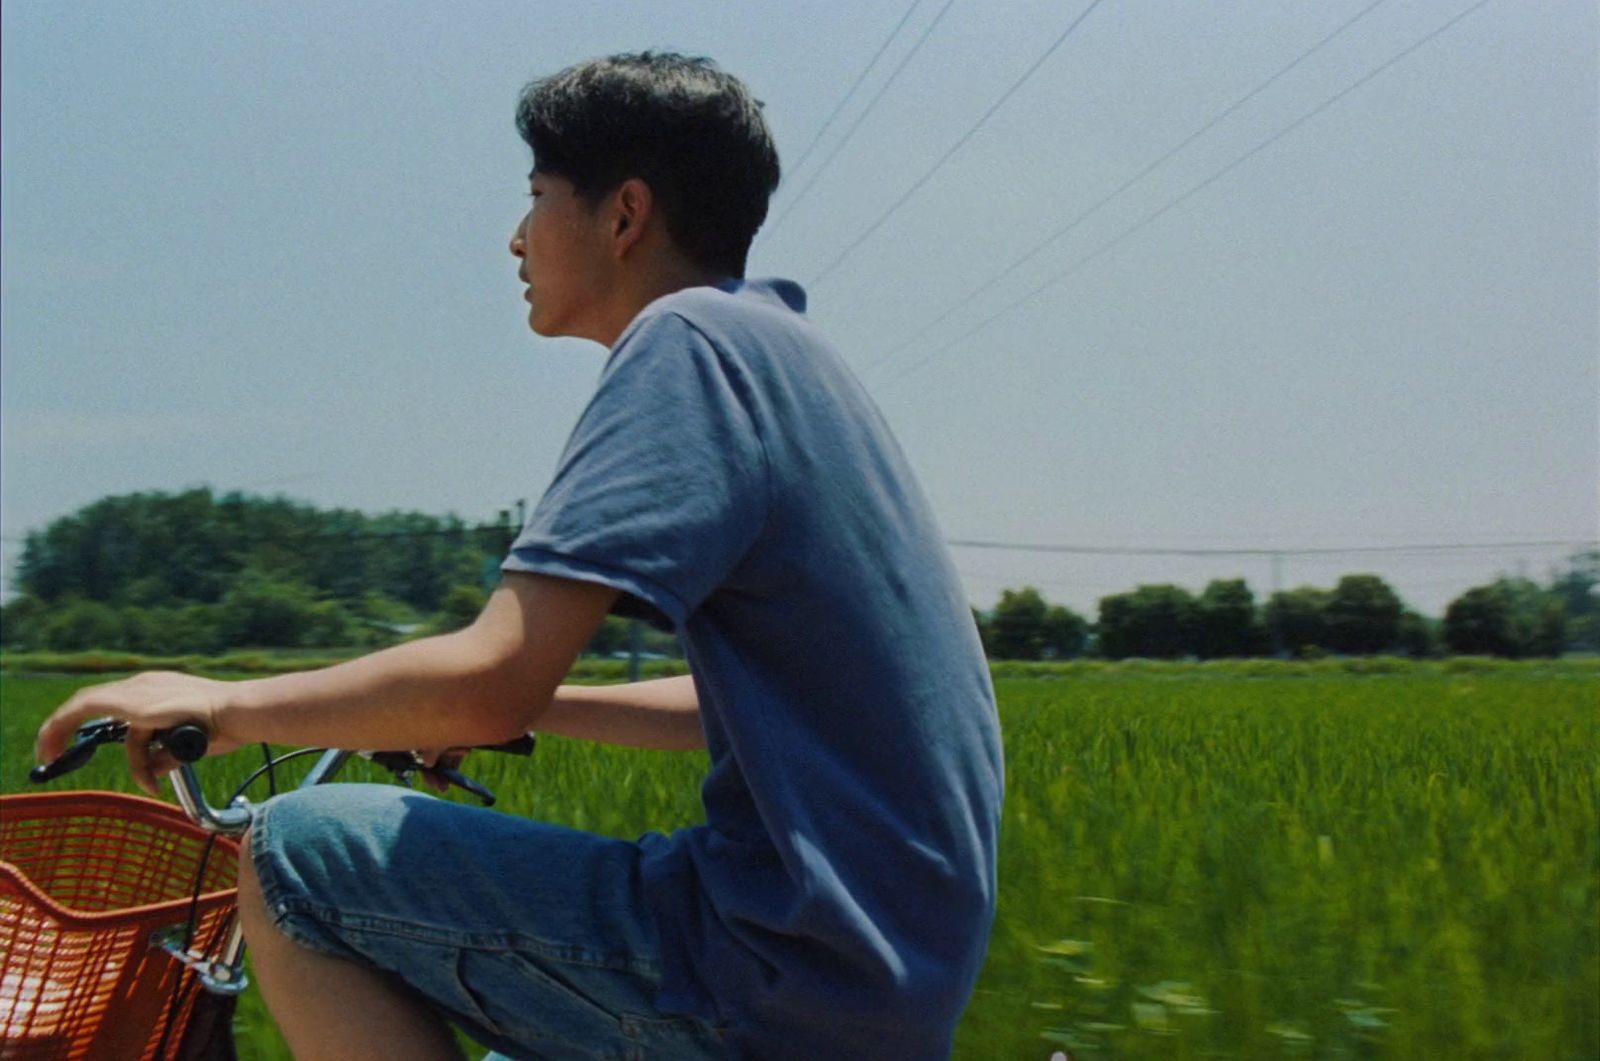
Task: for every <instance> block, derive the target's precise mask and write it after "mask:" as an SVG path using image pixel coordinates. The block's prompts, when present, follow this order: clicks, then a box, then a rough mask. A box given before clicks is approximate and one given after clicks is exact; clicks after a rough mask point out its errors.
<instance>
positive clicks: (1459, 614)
mask: <svg viewBox="0 0 1600 1061" xmlns="http://www.w3.org/2000/svg"><path fill="white" fill-rule="evenodd" d="M513 530H514V528H513V527H512V526H511V525H510V523H509V522H505V521H503V522H501V523H496V524H489V525H486V526H469V525H467V524H466V523H464V522H462V521H461V520H460V519H458V518H456V517H455V516H446V517H438V516H429V515H424V514H421V513H416V512H390V513H386V514H383V515H376V516H372V515H366V514H364V513H361V512H355V511H351V510H348V509H332V510H322V509H317V508H315V507H313V506H310V505H305V504H301V503H298V502H294V501H290V500H287V499H284V498H281V497H278V498H263V497H258V496H252V495H247V494H243V493H238V492H233V493H227V494H223V495H221V496H216V495H214V494H213V493H212V491H211V490H209V489H206V488H203V487H202V488H198V489H193V490H186V491H182V492H179V493H161V492H147V493H136V494H126V495H120V496H115V497H107V498H103V499H101V500H99V501H96V502H94V503H92V504H90V505H88V506H86V507H84V508H82V509H80V510H79V511H77V512H75V513H73V514H72V515H69V516H65V517H62V518H61V519H58V520H56V521H54V522H53V523H51V524H50V525H49V526H47V527H45V528H44V529H43V530H39V531H34V532H32V533H30V534H28V535H27V538H26V540H25V542H24V545H23V550H22V554H21V558H20V561H19V563H18V567H17V571H16V583H17V585H18V586H19V588H20V589H21V591H22V592H21V594H20V595H19V596H18V597H16V598H15V599H13V600H12V601H10V602H9V603H7V604H6V605H5V606H4V607H0V645H3V646H4V647H5V648H8V649H21V650H26V649H45V650H54V651H72V650H76V649H89V648H100V649H118V650H128V651H134V652H145V653H151V654H162V655H166V654H176V653H214V652H220V651H224V650H228V649H235V648H344V647H350V648H375V647H379V646H382V645H386V644H390V643H393V642H396V641H399V640H402V639H404V638H406V637H412V636H419V635H422V634H429V633H442V632H445V631H449V630H455V629H459V628H461V627H463V626H466V625H467V624H468V623H470V622H472V620H473V619H475V618H476V617H477V615H478V613H479V611H481V610H482V608H483V605H484V602H485V600H486V599H487V593H488V590H489V589H490V588H491V587H492V586H493V585H494V583H495V582H496V581H497V579H498V577H499V565H500V561H501V560H502V559H503V558H504V556H505V553H506V550H507V549H508V547H509V545H510V542H511V537H512V532H513ZM973 615H974V619H975V621H976V622H977V624H978V629H979V633H980V635H981V636H982V638H983V644H984V649H985V651H986V652H987V653H988V654H989V656H990V657H991V658H994V659H1016V660H1038V659H1073V658H1076V657H1079V656H1084V655H1095V656H1100V657H1103V658H1107V659H1123V658H1127V657H1132V656H1139V657H1147V658H1153V659H1177V658H1187V657H1194V658H1198V659H1219V658H1226V657H1237V656H1259V655H1292V656H1307V655H1318V654H1324V653H1339V654H1346V655H1357V654H1369V653H1380V652H1393V653H1399V654H1403V655H1409V656H1416V657H1424V656H1432V655H1437V654H1441V653H1444V652H1451V653H1463V654H1473V655H1493V656H1508V657H1513V658H1518V657H1529V656H1553V655H1559V654H1561V653H1562V652H1563V651H1573V650H1578V651H1600V550H1588V551H1585V552H1581V553H1578V554H1576V555H1574V556H1573V557H1571V558H1570V560H1569V562H1568V564H1567V567H1566V569H1565V570H1563V571H1561V572H1559V573H1557V574H1556V575H1554V576H1553V577H1552V579H1551V581H1550V583H1549V584H1548V585H1545V586H1540V585H1537V584H1535V583H1534V582H1532V581H1530V580H1528V579H1523V578H1502V579H1499V580H1497V581H1495V582H1492V583H1490V584H1488V585H1484V586H1478V587H1475V588H1473V589H1470V590H1468V591H1467V592H1465V593H1463V594H1462V595H1461V596H1460V597H1458V598H1456V599H1455V600H1454V601H1452V602H1451V603H1450V605H1449V607H1448V608H1447V609H1446V610H1445V615H1444V617H1443V619H1442V620H1434V619H1430V618H1427V617H1424V616H1422V615H1419V614H1417V613H1416V612H1415V611H1412V610H1410V609H1408V608H1406V607H1405V606H1404V604H1403V603H1402V602H1401V600H1400V598H1399V596H1398V595H1397V594H1396V593H1395V592H1394V590H1393V589H1392V588H1390V587H1389V586H1388V585H1387V584H1386V583H1385V582H1384V581H1383V579H1381V578H1379V577H1378V576H1376V575H1369V574H1356V575H1346V576H1345V577H1343V578H1341V579H1340V580H1339V582H1338V584H1337V585H1335V586H1334V587H1333V588H1332V589H1331V590H1325V589H1319V588H1316V587H1312V586H1303V587H1300V588H1298V589H1293V590H1288V591H1285V592H1280V593H1274V594H1273V595H1272V596H1271V597H1270V598H1269V599H1268V600H1267V602H1266V603H1265V605H1258V604H1257V602H1256V600H1255V596H1254V594H1253V593H1252V592H1251V590H1250V587H1249V586H1248V585H1247V584H1246V583H1245V581H1244V580H1243V579H1219V580H1215V581H1213V582H1211V583H1209V584H1208V585H1207V586H1206V587H1205V589H1204V590H1203V591H1202V592H1201V593H1200V594H1199V595H1198V596H1196V595H1194V594H1192V593H1190V592H1189V591H1188V590H1186V589H1183V588H1182V587H1179V586H1175V585H1170V584H1160V585H1144V586H1139V587H1138V588H1136V589H1134V590H1133V591H1131V592H1128V593H1119V594H1114V595H1112V596H1109V597H1105V598H1102V599H1101V601H1100V602H1099V614H1098V615H1097V617H1096V618H1095V620H1094V621H1093V622H1091V621H1089V620H1088V619H1086V618H1084V617H1083V616H1080V615H1078V614H1077V613H1075V612H1073V611H1072V610H1071V609H1069V608H1066V607H1064V606H1062V605H1059V604H1051V603H1050V602H1048V601H1046V600H1045V599H1044V598H1043V597H1042V596H1041V595H1040V594H1039V591H1038V590H1036V589H1034V588H1032V587H1024V588H1021V589H1008V590H1005V591H1004V592H1003V593H1002V594H1001V597H1000V600H999V602H998V603H997V604H996V605H995V607H994V608H993V609H991V610H990V611H987V612H979V611H976V610H975V611H974V613H973ZM635 638H637V639H638V643H639V647H640V648H641V649H642V650H643V651H644V652H646V653H649V654H654V655H681V648H680V646H679V645H678V642H677V640H676V638H674V637H673V636H672V635H671V634H669V633H663V632H661V631H658V630H654V629H648V628H639V627H632V628H631V627H630V624H629V623H628V622H627V621H625V620H623V619H619V618H616V617H608V618H607V619H606V620H605V622H604V623H603V624H602V626H601V628H600V630H599V631H597V632H596V634H595V636H594V638H593V639H592V640H591V642H590V644H589V646H588V649H587V652H588V653H589V654H592V655H601V656H613V655H620V654H624V653H626V652H627V651H628V650H629V649H630V648H631V647H632V646H633V644H634V639H635Z"/></svg>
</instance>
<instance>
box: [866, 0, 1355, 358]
mask: <svg viewBox="0 0 1600 1061" xmlns="http://www.w3.org/2000/svg"><path fill="white" fill-rule="evenodd" d="M1385 2H1386V0H1373V2H1372V3H1370V4H1368V5H1367V6H1366V7H1364V8H1362V9H1361V10H1360V11H1357V12H1356V13H1355V14H1354V15H1352V16H1350V17H1349V18H1347V19H1346V20H1345V21H1344V22H1342V23H1340V24H1339V26H1338V27H1337V28H1336V29H1335V30H1334V31H1333V32H1332V33H1329V34H1328V35H1327V36H1325V37H1323V38H1322V39H1321V40H1319V41H1317V43H1315V44H1313V45H1312V46H1311V47H1310V48H1307V49H1306V50H1305V51H1303V52H1301V53H1300V54H1299V55H1297V56H1295V57H1294V58H1293V59H1292V60H1290V61H1289V63H1288V64H1287V65H1286V66H1283V67H1282V68H1280V69H1279V70H1278V72H1277V73H1275V74H1273V75H1272V76H1271V77H1269V78H1267V79H1266V80H1265V81H1263V82H1261V84H1259V85H1257V86H1256V87H1255V88H1253V89H1251V90H1250V91H1249V92H1246V93H1245V94H1244V95H1242V96H1240V97H1239V98H1238V99H1236V100H1234V101H1233V103H1231V104H1229V105H1228V106H1227V107H1226V108H1225V109H1223V110H1222V111H1220V112H1218V113H1217V114H1216V115H1215V116H1214V117H1212V118H1211V120H1209V121H1207V122H1206V123H1205V124H1204V125H1202V126H1200V128H1198V129H1196V130H1195V131H1194V132H1192V133H1190V134H1189V135H1188V136H1186V137H1184V139H1183V140H1182V141H1180V142H1179V143H1178V144H1177V145H1176V146H1175V147H1173V148H1171V149H1170V150H1168V151H1167V152H1166V153H1165V154H1163V155H1161V156H1160V157H1159V158H1157V159H1156V160H1155V161H1154V162H1151V163H1150V164H1149V165H1148V166H1145V167H1144V169H1141V170H1140V171H1139V172H1138V173H1135V174H1134V175H1133V176H1131V177H1129V178H1128V179H1127V180H1125V181H1123V182H1122V183H1121V184H1119V185H1117V187H1115V188H1113V189H1112V190H1111V191H1110V192H1109V193H1108V194H1106V195H1105V196H1104V197H1102V198H1101V199H1099V200H1098V201H1097V202H1095V204H1094V205H1093V206H1090V207H1089V208H1088V209H1087V210H1085V211H1083V212H1082V213H1081V214H1079V215H1078V216H1077V217H1074V218H1073V219H1072V220H1071V221H1068V222H1067V223H1066V224H1065V225H1062V226H1061V227H1060V228H1058V229H1056V230H1055V231H1054V232H1052V233H1050V235H1048V236H1046V237H1045V238H1044V239H1042V240H1040V241H1039V242H1038V243H1037V244H1035V245H1034V247H1033V249H1032V250H1030V251H1028V252H1027V253H1026V254H1024V255H1023V256H1022V257H1020V258H1018V259H1016V260H1015V261H1013V262H1012V263H1011V264H1010V265H1007V266H1006V267H1005V268H1004V269H1001V270H1000V271H999V272H998V273H995V274H994V275H993V276H991V277H990V278H989V279H988V280H986V281H984V282H983V283H982V284H981V285H979V286H978V287H975V288H973V289H972V290H971V291H968V292H967V293H966V294H965V295H963V296H962V297H961V298H960V299H959V300H957V301H956V302H955V303H953V304H952V305H950V306H949V307H947V308H946V309H945V311H944V312H943V313H940V314H939V315H938V316H937V317H935V318H933V320H931V321H929V322H928V323H926V324H924V325H923V326H922V327H921V328H919V329H918V330H917V331H916V333H915V334H913V335H910V336H908V337H907V338H905V339H904V340H902V341H901V342H899V343H896V344H895V345H894V346H892V347H890V348H889V351H888V352H887V353H885V354H884V355H883V356H882V357H880V358H879V359H878V360H876V361H874V362H873V363H872V364H870V365H868V366H867V367H866V368H864V369H862V371H863V372H872V371H875V370H877V369H879V368H881V367H882V366H883V365H884V364H885V363H886V362H888V361H890V360H892V359H893V358H894V356H895V355H896V354H898V353H899V352H900V351H902V350H904V349H906V348H907V347H909V346H911V344H913V343H915V342H916V341H917V340H918V339H921V338H922V337H923V336H924V335H926V334H928V333H929V332H930V331H932V330H933V329H934V328H936V327H938V326H939V325H940V324H943V323H944V322H945V321H946V320H948V319H949V318H950V317H951V316H952V315H953V314H955V313H956V312H957V311H959V310H961V309H962V308H963V307H965V306H967V305H968V304H970V303H971V302H972V301H973V300H974V299H976V298H978V297H979V296H980V295H983V294H985V293H986V292H988V291H989V290H990V289H991V288H993V287H994V286H995V285H996V284H998V283H999V282H1000V281H1002V280H1004V279H1005V278H1006V277H1008V276H1010V275H1011V274H1012V273H1014V272H1016V271H1017V269H1018V268H1020V267H1021V266H1023V265H1026V264H1027V263H1028V262H1030V261H1032V260H1033V259H1034V258H1036V257H1038V255H1039V254H1040V253H1041V252H1042V251H1043V250H1044V249H1045V248H1046V247H1048V246H1050V245H1051V244H1052V243H1055V242H1056V241H1057V240H1059V239H1061V237H1063V236H1065V235H1066V234H1067V233H1069V232H1071V231H1072V230H1074V229H1076V228H1077V227H1078V226H1079V225H1081V224H1082V223H1083V222H1084V221H1086V220H1087V219H1088V218H1089V217H1090V216H1091V215H1093V214H1095V213H1096V212H1098V211H1099V210H1100V208H1101V207H1103V206H1105V205H1106V204H1107V203H1109V202H1110V201H1111V200H1113V199H1115V198H1116V197H1117V196H1119V195H1121V194H1122V193H1123V192H1125V191H1127V190H1128V189H1129V188H1131V187H1133V186H1134V185H1135V184H1137V183H1139V182H1140V181H1141V180H1143V179H1144V178H1145V177H1147V176H1149V175H1150V174H1151V173H1152V172H1154V171H1155V170H1156V169H1157V168H1159V167H1160V166H1161V165H1162V164H1163V163H1165V162H1166V161H1167V160H1168V159H1170V158H1172V157H1173V156H1174V155H1176V154H1177V153H1178V152H1180V151H1182V150H1183V149H1184V148H1186V147H1188V146H1189V145H1190V144H1192V143H1194V142H1195V141H1196V140H1198V139H1200V137H1202V136H1204V135H1205V134H1206V133H1208V132H1210V131H1211V130H1212V129H1214V128H1216V127H1217V126H1218V125H1220V124H1221V123H1222V122H1223V121H1225V120H1227V118H1228V117H1229V116H1230V115H1232V114H1233V113H1234V112H1235V111H1237V110H1238V109H1239V108H1240V107H1242V106H1244V105H1245V104H1246V103H1248V102H1250V101H1251V100H1253V99H1255V98H1256V97H1257V96H1259V95H1260V94H1261V93H1262V92H1265V91H1266V90H1267V89H1268V88H1269V87H1271V86H1272V85H1273V84H1275V83H1276V82H1277V80H1278V79H1279V78H1281V77H1282V76H1283V75H1285V74H1287V73H1288V72H1289V71H1291V70H1293V69H1294V68H1295V67H1297V66H1299V65H1300V64H1301V63H1303V62H1305V61H1306V60H1307V59H1308V58H1310V57H1311V56H1312V55H1313V54H1315V53H1316V52H1318V51H1320V50H1321V49H1322V48H1323V47H1325V46H1326V45H1327V44H1328V43H1329V42H1330V41H1332V40H1333V39H1334V38H1335V37H1337V36H1339V35H1340V34H1341V33H1343V32H1344V31H1345V30H1347V29H1349V28H1350V27H1351V26H1353V25H1355V24H1356V23H1357V22H1359V21H1360V20H1361V19H1363V18H1365V17H1366V16H1367V15H1368V14H1369V13H1370V12H1371V11H1372V10H1373V9H1374V8H1376V7H1378V6H1379V5H1380V4H1383V3H1385Z"/></svg>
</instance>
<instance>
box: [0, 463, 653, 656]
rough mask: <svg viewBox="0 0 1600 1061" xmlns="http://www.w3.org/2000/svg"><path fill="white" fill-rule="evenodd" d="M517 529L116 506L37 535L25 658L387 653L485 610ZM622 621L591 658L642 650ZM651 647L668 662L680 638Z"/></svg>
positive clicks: (120, 501) (409, 519)
mask: <svg viewBox="0 0 1600 1061" xmlns="http://www.w3.org/2000/svg"><path fill="white" fill-rule="evenodd" d="M513 531H514V528H513V527H512V526H511V525H510V524H509V522H502V523H495V524H488V525H484V526H469V525H467V524H466V523H464V522H463V521H461V520H460V519H458V518H456V517H455V516H446V517H438V516H429V515H424V514H422V513H417V512H390V513H385V514H383V515H376V516H373V515H367V514H365V513H361V512H356V511H351V510H348V509H333V510H322V509H318V508H315V507H313V506H310V505H305V504H301V503H298V502H294V501H290V500H287V499H284V498H263V497H257V496H251V495H247V494H243V493H238V492H234V493H227V494H223V495H221V496H217V495H215V494H213V492H212V491H211V490H209V489H206V488H198V489H193V490H185V491H182V492H180V493H162V492H147V493H136V494H126V495H121V496H115V497H107V498H102V499H101V500H99V501H96V502H94V503H92V504H90V505H88V506H86V507H84V508H82V509H80V510H79V511H77V512H75V513H73V514H71V515H69V516H65V517H62V518H61V519H58V520H56V521H54V522H52V523H51V524H50V525H49V526H47V527H45V528H44V529H43V530H39V531H34V532H32V533H30V534H28V535H27V537H26V539H25V541H24V544H23V549H22V554H21V557H20V560H19V562H18V565H17V571H16V575H15V581H16V584H17V585H18V587H19V588H20V589H21V591H22V592H21V594H20V595H19V596H18V597H16V598H15V599H13V600H12V601H10V602H9V603H7V604H6V605H5V606H4V607H3V608H0V645H3V646H4V647H6V648H9V649H48V650H55V651H72V650H75V649H89V648H99V649H121V650H128V651H135V652H146V653H152V654H174V653H214V652H220V651H224V650H227V649H234V648H342V647H351V648H376V647H380V646H383V645H387V644H391V643H394V642H396V641H399V640H402V639H404V638H406V637H411V636H418V635H421V634H429V633H441V632H445V631H448V630H455V629H459V628H461V627H463V626H466V625H467V624H468V623H470V622H472V620H473V619H475V618H476V617H477V615H478V613H479V611H481V610H482V608H483V605H484V602H485V601H486V600H487V593H488V590H489V589H490V588H492V586H493V585H494V583H495V582H496V581H497V580H498V578H499V565H500V561H501V560H502V559H504V557H505V553H506V550H507V549H508V547H509V545H510V542H511V538H512V534H513ZM628 638H629V632H628V624H627V623H626V622H625V621H624V620H621V619H615V618H608V619H607V620H606V622H605V625H604V626H603V627H602V629H601V630H600V631H599V633H597V634H596V637H595V639H594V642H593V643H592V644H591V645H590V651H592V652H598V653H602V654H606V653H612V652H616V651H621V650H623V649H625V648H626V647H627V642H628ZM644 642H645V643H644V648H645V650H646V651H654V652H658V653H661V654H668V653H670V652H672V651H673V650H674V649H675V648H676V641H675V640H674V639H673V638H671V637H670V635H662V634H660V633H658V632H656V631H648V632H647V633H646V634H645V635H644Z"/></svg>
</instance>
